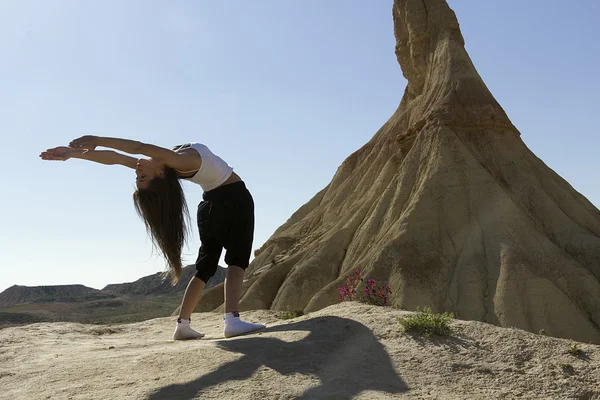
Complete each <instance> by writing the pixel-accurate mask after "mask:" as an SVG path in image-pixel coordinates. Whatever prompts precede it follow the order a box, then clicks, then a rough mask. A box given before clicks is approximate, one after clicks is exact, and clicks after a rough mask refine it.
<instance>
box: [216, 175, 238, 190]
mask: <svg viewBox="0 0 600 400" xmlns="http://www.w3.org/2000/svg"><path fill="white" fill-rule="evenodd" d="M241 180H242V178H240V177H239V176H238V174H236V173H235V172H232V173H231V176H230V177H229V178H227V180H226V181H225V182H223V183H221V184H220V185H219V186H217V187H221V186H225V185H229V184H232V183H236V182H240V181H241ZM215 189H216V188H215Z"/></svg>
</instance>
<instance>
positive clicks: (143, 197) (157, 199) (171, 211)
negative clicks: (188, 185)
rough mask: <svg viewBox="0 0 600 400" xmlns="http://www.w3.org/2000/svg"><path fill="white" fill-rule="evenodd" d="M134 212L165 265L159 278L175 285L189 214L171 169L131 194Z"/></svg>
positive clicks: (178, 183) (179, 273)
mask: <svg viewBox="0 0 600 400" xmlns="http://www.w3.org/2000/svg"><path fill="white" fill-rule="evenodd" d="M133 203H134V205H135V211H136V212H137V213H138V215H139V216H140V218H142V219H143V220H144V225H146V231H147V232H148V233H149V234H150V236H151V237H152V244H153V246H154V247H155V248H157V249H158V250H159V251H160V252H162V254H163V256H164V257H165V259H166V261H167V266H168V269H167V271H165V273H164V275H163V278H166V277H167V276H168V275H170V276H171V282H172V283H173V285H175V284H176V283H177V282H178V281H179V278H180V277H181V269H182V266H181V265H182V263H181V252H182V250H183V245H184V243H185V240H186V239H187V234H188V230H187V225H186V222H188V221H189V218H190V216H189V212H188V207H187V203H186V201H185V196H184V194H183V188H182V187H181V183H180V182H179V179H178V178H177V172H175V170H174V169H173V168H170V167H167V166H165V177H164V178H159V177H156V178H154V179H152V181H150V183H149V185H148V188H146V189H138V190H136V191H135V193H133Z"/></svg>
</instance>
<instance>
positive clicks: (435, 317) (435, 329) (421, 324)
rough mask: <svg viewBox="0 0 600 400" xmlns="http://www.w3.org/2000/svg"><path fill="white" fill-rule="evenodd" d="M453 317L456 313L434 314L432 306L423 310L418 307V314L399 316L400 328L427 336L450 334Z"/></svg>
mask: <svg viewBox="0 0 600 400" xmlns="http://www.w3.org/2000/svg"><path fill="white" fill-rule="evenodd" d="M453 318H454V315H453V314H451V313H447V312H444V313H442V314H434V313H433V311H431V308H430V307H425V308H424V309H423V310H422V311H421V310H420V309H419V308H417V313H416V314H414V315H411V316H410V317H405V318H398V322H399V323H400V327H399V330H401V331H404V332H413V333H419V334H422V335H426V336H431V335H438V336H448V335H450V334H451V333H452V328H451V327H450V321H452V319H453Z"/></svg>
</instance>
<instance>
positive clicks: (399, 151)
mask: <svg viewBox="0 0 600 400" xmlns="http://www.w3.org/2000/svg"><path fill="white" fill-rule="evenodd" d="M393 18H394V34H395V36H396V49H395V50H396V55H397V58H398V62H399V63H400V66H401V68H402V71H403V73H404V76H405V77H406V79H407V80H408V85H407V87H406V89H405V92H404V96H403V97H402V101H401V102H400V105H399V107H398V109H397V111H396V112H395V113H394V114H393V115H392V117H391V118H390V119H389V120H388V121H387V122H386V123H385V124H384V125H383V126H382V127H381V129H379V131H378V132H377V133H376V134H375V136H374V137H373V138H372V139H371V140H370V141H369V142H368V143H367V144H365V145H364V146H363V147H362V148H360V149H359V150H358V151H356V152H355V153H353V154H352V155H350V156H349V157H348V158H347V159H346V160H345V161H344V162H343V163H342V165H341V166H340V167H339V168H338V170H337V172H336V174H335V176H334V177H333V180H332V181H331V183H329V185H327V186H326V187H325V188H324V189H323V190H321V191H320V192H319V193H317V194H316V195H315V196H314V197H313V198H312V199H311V200H310V201H308V202H307V203H306V204H305V205H304V206H302V207H301V208H300V209H299V210H298V211H296V212H295V213H294V214H293V215H292V216H291V217H290V218H289V220H288V221H287V222H285V223H284V224H283V225H282V226H281V227H280V228H279V229H277V230H276V232H275V233H274V234H273V236H272V237H271V238H270V239H269V240H268V241H267V242H266V243H265V244H264V245H263V246H262V247H261V248H260V249H259V250H257V251H256V253H255V255H256V257H255V259H254V260H253V262H252V264H251V265H250V267H249V269H248V275H247V276H248V279H247V281H246V283H245V295H244V297H243V299H242V308H243V309H259V308H265V309H276V310H278V309H294V310H296V309H298V310H304V311H313V310H318V309H321V308H323V307H325V306H327V305H330V304H333V303H335V302H337V291H336V288H337V287H338V286H341V285H342V283H343V281H344V279H345V276H346V275H347V274H348V273H350V272H351V271H353V270H355V269H356V268H361V269H362V270H363V271H365V273H366V274H367V276H368V277H369V278H374V279H376V280H378V281H382V282H386V283H389V285H390V286H391V287H392V288H393V290H394V292H393V294H392V297H391V302H392V304H393V305H395V306H399V307H402V308H405V309H409V310H414V309H415V308H416V307H417V306H431V307H432V308H433V309H434V310H435V311H443V310H448V311H452V312H454V313H455V314H456V316H457V317H458V318H460V319H466V320H479V321H485V322H488V323H493V324H497V325H501V326H513V327H518V328H522V329H526V330H529V331H533V332H538V331H540V330H541V329H544V330H545V331H546V332H547V333H548V334H550V335H554V336H560V337H568V338H573V339H577V340H580V341H586V342H587V341H592V342H595V343H600V329H599V327H600V300H599V299H600V212H599V211H598V209H597V208H596V207H595V206H594V205H593V204H591V203H590V202H589V201H588V200H587V199H585V198H584V197H583V196H582V195H581V194H579V193H578V192H577V191H576V190H574V189H573V188H572V187H571V186H570V185H569V184H568V183H567V182H566V181H565V180H564V179H562V178H561V177H560V176H559V175H557V174H556V173H555V172H554V171H553V170H552V169H550V168H549V167H548V166H547V165H546V164H544V163H543V162H542V161H541V160H540V159H539V158H537V157H536V156H535V154H533V153H532V152H531V151H530V150H529V149H528V148H527V146H526V145H525V143H524V142H523V140H522V139H521V136H520V133H519V131H518V130H517V129H516V128H515V127H514V126H513V124H512V123H511V121H510V120H509V118H508V117H507V115H506V113H505V112H504V110H503V109H502V107H501V106H500V105H499V104H498V103H497V102H496V100H495V99H494V97H493V95H492V94H491V93H490V91H489V90H488V88H487V87H486V85H485V83H484V82H483V80H482V79H481V77H480V76H479V74H478V73H477V71H476V70H475V67H474V66H473V63H472V62H471V59H470V58H469V56H468V54H467V52H466V51H465V47H464V39H463V36H462V34H461V31H460V28H459V24H458V21H457V19H456V16H455V14H454V12H453V11H452V10H451V9H450V8H449V6H448V4H447V3H446V1H444V0H395V1H394V5H393Z"/></svg>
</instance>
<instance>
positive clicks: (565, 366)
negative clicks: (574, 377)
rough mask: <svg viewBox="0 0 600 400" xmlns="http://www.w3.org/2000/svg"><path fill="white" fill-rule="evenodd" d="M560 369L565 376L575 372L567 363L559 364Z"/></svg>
mask: <svg viewBox="0 0 600 400" xmlns="http://www.w3.org/2000/svg"><path fill="white" fill-rule="evenodd" d="M560 368H561V369H562V370H563V372H565V373H567V374H572V373H573V372H575V368H573V366H572V365H571V364H568V363H564V364H560Z"/></svg>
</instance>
